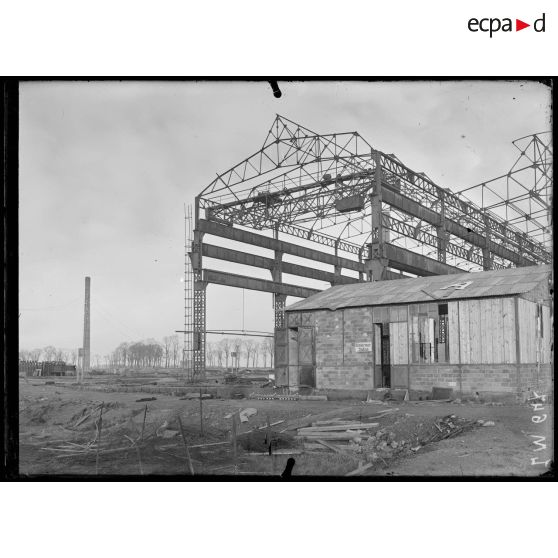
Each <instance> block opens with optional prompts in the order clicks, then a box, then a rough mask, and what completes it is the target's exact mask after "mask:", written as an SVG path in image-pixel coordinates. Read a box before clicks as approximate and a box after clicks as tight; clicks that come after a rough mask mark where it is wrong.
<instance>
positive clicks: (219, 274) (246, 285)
mask: <svg viewBox="0 0 558 558" xmlns="http://www.w3.org/2000/svg"><path fill="white" fill-rule="evenodd" d="M203 280H204V281H206V282H207V283H213V284H215V285H226V286H228V287H237V288H239V289H250V290H252V291H263V292H267V293H277V294H284V295H287V296H296V297H298V298H308V297H309V296H311V295H313V294H316V293H319V292H320V291H319V290H317V289H310V288H308V287H298V286H296V285H288V284H285V283H277V282H275V281H268V280H266V279H256V278H255V277H247V276H246V275H237V274H235V273H225V272H223V271H217V270H215V269H204V270H203Z"/></svg>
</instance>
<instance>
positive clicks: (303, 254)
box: [197, 219, 365, 273]
mask: <svg viewBox="0 0 558 558" xmlns="http://www.w3.org/2000/svg"><path fill="white" fill-rule="evenodd" d="M197 230H198V231H200V232H203V233H206V234H211V235H214V236H220V237H222V238H228V239H229V240H236V241H237V242H243V243H245V244H252V245H253V246H259V247H260V248H267V249H268V250H274V251H278V252H283V253H284V254H291V255H292V256H298V257H299V258H306V259H308V260H313V261H316V262H321V263H325V264H329V265H337V266H341V267H343V268H345V269H350V270H352V271H359V272H362V273H364V272H365V269H364V264H363V263H361V262H357V261H355V260H349V259H347V258H341V257H339V256H334V255H333V254H326V253H325V252H320V251H319V250H314V249H313V248H306V247H305V246H297V245H296V244H292V243H290V242H285V241H283V240H276V239H275V238H269V237H267V236H262V235H261V234H255V233H253V232H249V231H244V230H241V229H237V228H234V227H230V226H228V227H227V226H225V225H221V224H220V223H215V222H214V221H207V220H206V219H198V224H197Z"/></svg>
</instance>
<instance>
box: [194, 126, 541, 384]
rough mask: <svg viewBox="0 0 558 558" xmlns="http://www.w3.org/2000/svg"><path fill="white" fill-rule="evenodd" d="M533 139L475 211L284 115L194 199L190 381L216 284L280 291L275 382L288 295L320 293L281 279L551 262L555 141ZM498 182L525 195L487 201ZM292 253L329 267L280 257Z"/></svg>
mask: <svg viewBox="0 0 558 558" xmlns="http://www.w3.org/2000/svg"><path fill="white" fill-rule="evenodd" d="M529 138H530V139H527V138H521V140H517V143H516V142H514V144H515V145H516V146H519V145H521V146H520V147H519V148H520V151H521V155H520V157H519V159H518V161H517V162H516V164H515V165H514V167H512V169H511V170H510V171H509V172H508V173H507V174H506V175H503V176H502V177H498V178H497V179H494V180H490V181H486V182H484V183H483V184H481V185H477V186H475V187H472V188H471V190H473V191H474V193H475V195H477V197H478V194H477V192H478V191H480V197H481V204H480V205H478V204H477V203H474V202H473V201H471V200H470V199H468V198H467V197H465V195H464V194H463V192H457V193H455V192H452V191H451V190H449V189H447V188H442V187H440V186H438V185H436V184H435V183H434V182H433V181H432V180H431V179H430V178H429V177H428V176H426V174H424V173H422V172H415V171H413V170H411V169H410V168H409V167H407V166H405V165H404V164H403V163H402V162H401V161H400V160H399V159H398V158H397V157H396V156H395V155H393V154H386V153H383V152H382V151H379V150H377V149H374V148H373V147H372V146H371V145H370V144H369V143H368V142H366V141H365V140H364V139H363V138H362V137H361V136H360V135H359V134H358V133H357V132H346V133H335V134H326V135H321V134H317V133H316V132H313V131H312V130H310V129H308V128H306V127H304V126H302V125H300V124H297V123H295V122H293V121H291V120H289V119H287V118H285V117H283V116H280V115H277V117H276V118H275V120H274V122H273V125H272V127H271V129H270V130H269V132H268V134H267V137H266V139H265V141H264V144H263V146H262V148H261V149H260V150H258V151H256V152H255V153H253V154H252V155H250V156H249V157H247V158H246V159H244V160H243V161H242V162H240V163H238V164H237V165H235V166H234V167H232V168H231V169H229V170H227V171H226V172H224V173H222V174H218V175H217V177H216V178H215V180H213V181H212V182H211V184H209V185H208V186H207V187H206V188H205V189H204V190H203V191H202V192H201V193H200V194H199V195H198V196H197V197H196V202H195V224H194V239H193V242H192V244H191V249H190V251H189V256H190V260H191V264H192V269H193V276H194V298H193V304H194V309H193V369H194V378H200V377H203V375H204V369H205V310H206V287H207V285H208V284H209V283H214V284H221V285H228V286H234V287H239V288H247V289H253V290H260V291H266V292H270V293H272V294H273V295H274V303H273V304H274V311H275V347H276V348H275V366H276V377H277V375H279V376H280V375H281V373H282V363H284V362H285V359H286V354H285V353H284V351H285V348H286V324H285V316H284V308H285V302H286V298H287V296H296V297H302V298H304V297H307V296H309V295H310V294H313V293H314V292H318V290H316V289H311V288H308V287H306V286H300V285H296V284H288V283H285V282H284V281H283V274H285V273H286V274H289V275H294V276H297V277H304V278H310V279H315V280H319V281H325V282H327V283H329V284H330V285H337V284H343V283H351V282H356V281H371V280H374V281H377V280H387V279H397V278H401V277H409V276H426V275H438V274H450V273H460V272H463V271H473V270H479V269H484V270H488V269H501V268H505V267H515V266H526V265H535V264H539V263H550V261H551V250H550V248H549V239H550V227H549V226H548V220H547V221H546V224H545V222H544V220H543V218H542V216H541V211H539V210H541V208H544V207H546V206H547V205H548V206H549V201H548V200H549V195H550V191H551V185H552V176H551V163H552V150H551V146H550V138H545V137H544V134H535V135H533V136H529ZM525 140H526V141H527V147H525V145H523V144H521V142H525ZM525 157H527V158H528V164H524V163H525V162H524V161H523V158H525ZM526 170H529V171H531V172H534V173H535V179H534V185H531V186H529V185H528V184H526V183H525V179H524V177H523V176H522V175H521V176H520V174H521V173H524V172H525V171H526ZM500 179H502V180H507V182H508V185H511V184H515V183H516V182H517V183H518V184H519V185H520V186H521V187H522V189H523V190H522V192H521V194H517V195H516V194H515V191H514V193H513V194H511V191H510V188H509V186H508V190H507V195H508V197H507V198H504V197H502V195H501V194H500V195H499V196H500V199H498V200H494V199H492V198H490V201H489V203H488V204H485V203H484V200H485V199H486V200H488V199H489V196H488V194H487V192H488V191H489V190H490V191H492V190H495V188H494V187H493V186H494V182H495V181H496V180H500ZM496 195H498V194H496ZM525 200H528V201H529V204H531V205H528V206H525V204H524V201H525ZM533 204H537V206H536V208H534V205H533ZM519 217H521V218H522V219H520V218H519ZM526 224H527V226H526ZM261 231H264V233H263V234H261ZM205 235H211V236H216V237H220V238H226V239H230V240H234V241H236V242H242V243H243V244H247V245H251V246H257V247H259V248H265V249H267V250H271V251H272V253H273V254H274V257H273V258H271V257H263V256H257V255H254V254H252V253H250V252H248V251H246V252H244V251H239V250H232V249H229V248H224V247H221V246H216V245H212V244H210V243H207V242H204V236H205ZM545 235H546V236H545ZM309 245H311V247H310V246H309ZM318 248H319V249H318ZM285 254H287V255H290V256H296V257H297V258H304V259H305V260H309V261H310V262H320V263H321V264H327V265H328V266H331V271H323V270H321V269H315V267H312V263H310V266H309V267H307V266H303V265H299V264H294V263H290V262H287V261H284V259H283V256H284V255H285ZM204 258H213V259H220V260H224V261H228V262H234V263H239V264H244V265H249V266H252V267H256V268H262V269H266V270H268V271H269V272H270V273H271V280H264V279H255V278H253V277H248V276H244V275H236V274H232V273H224V272H221V271H216V270H212V269H208V268H206V267H204V265H203V262H204Z"/></svg>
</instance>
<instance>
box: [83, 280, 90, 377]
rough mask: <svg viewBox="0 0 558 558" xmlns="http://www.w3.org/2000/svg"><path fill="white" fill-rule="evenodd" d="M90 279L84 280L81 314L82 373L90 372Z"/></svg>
mask: <svg viewBox="0 0 558 558" xmlns="http://www.w3.org/2000/svg"><path fill="white" fill-rule="evenodd" d="M90 295H91V277H86V278H85V309H84V313H83V372H89V370H90V336H91V306H90V304H91V301H90Z"/></svg>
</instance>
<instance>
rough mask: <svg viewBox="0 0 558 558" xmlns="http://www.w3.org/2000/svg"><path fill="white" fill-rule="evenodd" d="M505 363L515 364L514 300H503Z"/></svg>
mask: <svg viewBox="0 0 558 558" xmlns="http://www.w3.org/2000/svg"><path fill="white" fill-rule="evenodd" d="M502 328H503V345H504V362H505V363H506V364H513V363H515V309H514V303H513V298H504V299H503V300H502Z"/></svg>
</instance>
